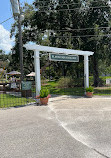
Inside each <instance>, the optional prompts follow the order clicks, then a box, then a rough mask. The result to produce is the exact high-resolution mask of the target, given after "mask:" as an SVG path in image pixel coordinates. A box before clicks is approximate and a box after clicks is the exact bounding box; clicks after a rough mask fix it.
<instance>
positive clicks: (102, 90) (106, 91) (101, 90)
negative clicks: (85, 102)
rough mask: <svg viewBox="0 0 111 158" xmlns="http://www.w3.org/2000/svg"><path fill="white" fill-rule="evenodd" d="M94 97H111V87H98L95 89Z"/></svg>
mask: <svg viewBox="0 0 111 158" xmlns="http://www.w3.org/2000/svg"><path fill="white" fill-rule="evenodd" d="M94 95H111V87H97V88H95V89H94Z"/></svg>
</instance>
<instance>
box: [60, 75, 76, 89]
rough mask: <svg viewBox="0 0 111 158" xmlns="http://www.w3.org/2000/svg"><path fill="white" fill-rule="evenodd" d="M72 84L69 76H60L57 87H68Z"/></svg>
mask: <svg viewBox="0 0 111 158" xmlns="http://www.w3.org/2000/svg"><path fill="white" fill-rule="evenodd" d="M73 86H74V81H73V79H72V78H70V77H65V78H64V77H62V78H60V79H59V82H58V87H59V88H70V87H73Z"/></svg>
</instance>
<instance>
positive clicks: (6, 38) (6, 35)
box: [0, 25, 14, 51]
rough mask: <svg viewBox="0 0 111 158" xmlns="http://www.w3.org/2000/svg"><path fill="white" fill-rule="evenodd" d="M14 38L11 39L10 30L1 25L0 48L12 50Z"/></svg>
mask: <svg viewBox="0 0 111 158" xmlns="http://www.w3.org/2000/svg"><path fill="white" fill-rule="evenodd" d="M13 41H14V39H10V32H9V31H8V30H6V29H5V28H4V27H3V26H2V25H0V49H2V50H4V51H10V50H11V48H12V45H13Z"/></svg>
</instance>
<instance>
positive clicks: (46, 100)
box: [40, 97, 49, 105]
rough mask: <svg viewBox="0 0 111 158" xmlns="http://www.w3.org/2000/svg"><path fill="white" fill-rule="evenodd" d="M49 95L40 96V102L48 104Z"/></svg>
mask: <svg viewBox="0 0 111 158" xmlns="http://www.w3.org/2000/svg"><path fill="white" fill-rule="evenodd" d="M48 99H49V98H48V97H46V98H40V103H41V104H42V105H47V103H48Z"/></svg>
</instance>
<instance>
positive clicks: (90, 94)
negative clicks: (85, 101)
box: [85, 86, 94, 98]
mask: <svg viewBox="0 0 111 158" xmlns="http://www.w3.org/2000/svg"><path fill="white" fill-rule="evenodd" d="M85 91H86V96H87V97H88V98H92V96H93V91H94V88H93V87H91V86H90V87H87V88H85Z"/></svg>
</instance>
